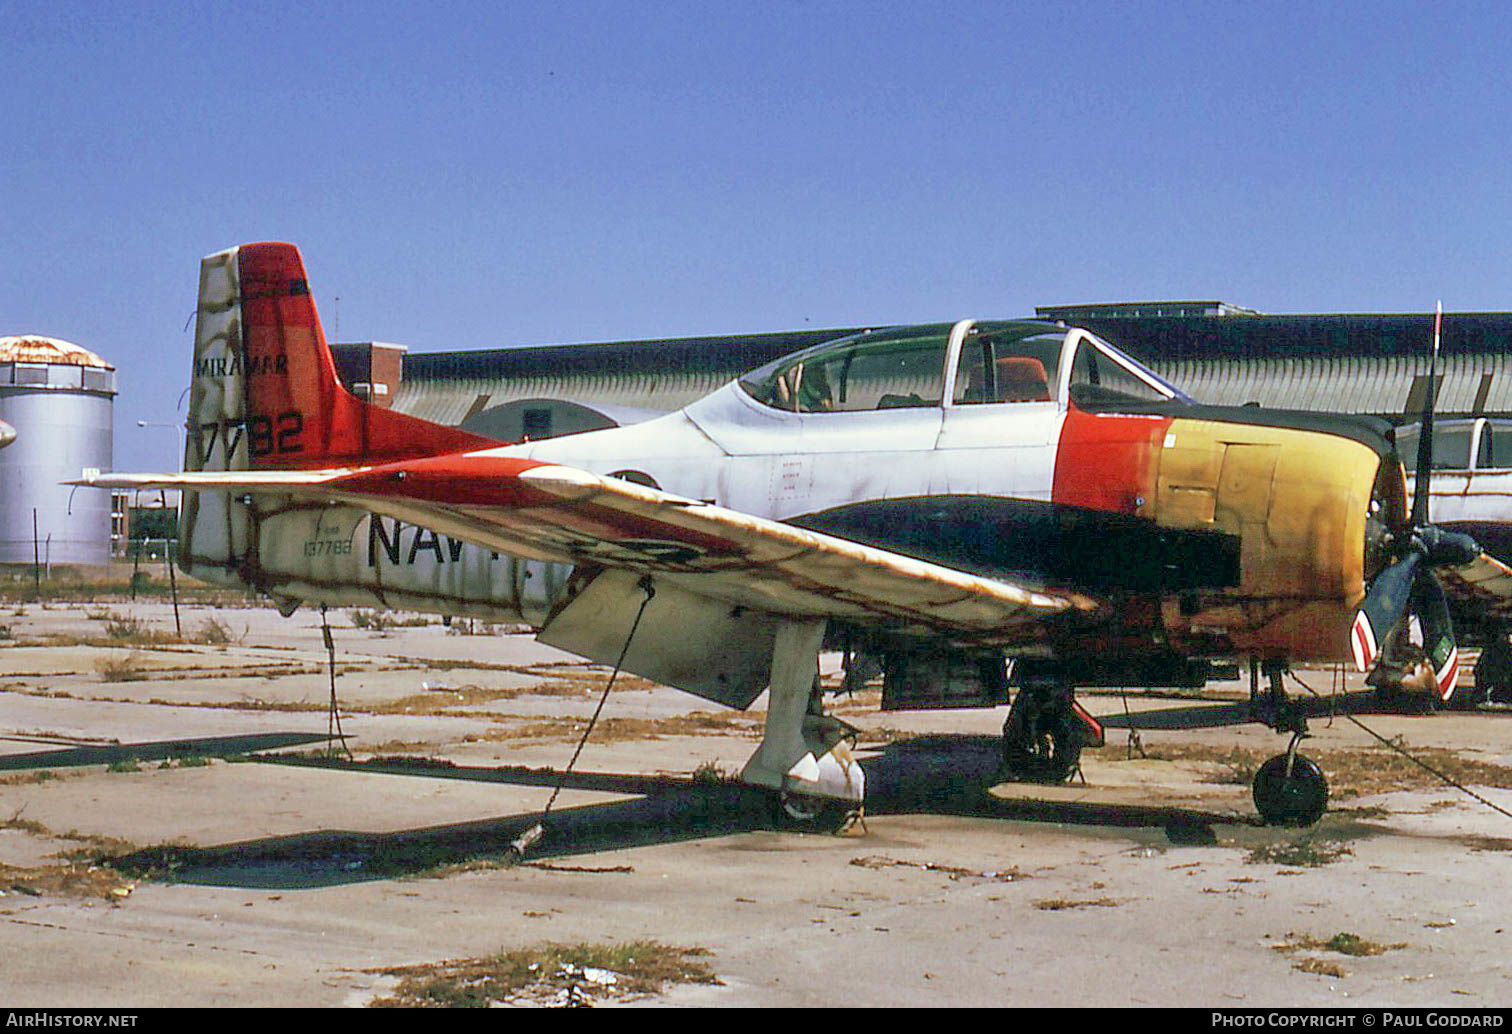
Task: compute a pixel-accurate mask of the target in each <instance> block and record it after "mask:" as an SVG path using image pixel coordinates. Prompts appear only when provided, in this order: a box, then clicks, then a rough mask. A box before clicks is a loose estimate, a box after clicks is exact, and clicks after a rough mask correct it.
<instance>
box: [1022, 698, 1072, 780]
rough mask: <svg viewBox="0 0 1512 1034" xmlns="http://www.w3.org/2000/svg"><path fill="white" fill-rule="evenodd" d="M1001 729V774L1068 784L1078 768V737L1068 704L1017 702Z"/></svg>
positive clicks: (1032, 701)
mask: <svg viewBox="0 0 1512 1034" xmlns="http://www.w3.org/2000/svg"><path fill="white" fill-rule="evenodd" d="M1015 703H1016V704H1017V705H1018V706H1017V707H1015V708H1014V709H1013V710H1010V711H1009V714H1008V721H1007V723H1006V724H1005V725H1004V726H1003V774H1004V775H1006V776H1007V777H1008V778H1009V779H1013V780H1016V781H1018V782H1025V783H1047V784H1051V785H1054V784H1058V783H1065V782H1069V781H1070V779H1071V777H1072V776H1074V775H1076V773H1077V771H1078V770H1080V768H1081V751H1082V735H1081V730H1080V728H1079V727H1078V724H1077V722H1076V718H1075V715H1074V713H1073V712H1072V711H1071V709H1070V707H1069V705H1067V706H1056V703H1057V702H1056V701H1052V700H1024V699H1021V700H1018V701H1015Z"/></svg>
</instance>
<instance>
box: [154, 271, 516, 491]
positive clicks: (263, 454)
mask: <svg viewBox="0 0 1512 1034" xmlns="http://www.w3.org/2000/svg"><path fill="white" fill-rule="evenodd" d="M193 374H194V379H193V381H192V386H191V394H190V405H189V429H188V430H189V433H188V436H187V440H186V450H185V451H186V455H185V457H184V459H185V463H184V466H185V469H187V470H310V469H320V468H327V467H352V466H366V465H369V464H377V463H390V462H395V461H398V460H406V459H418V458H422V457H426V456H437V455H443V454H446V453H451V452H460V451H464V450H472V449H481V448H487V447H489V446H491V445H497V444H498V443H497V442H494V441H492V440H490V439H487V438H482V437H479V436H477V435H473V434H469V433H467V432H465V431H459V430H456V429H455V428H451V427H446V426H444V425H441V424H433V423H431V422H429V421H426V420H421V419H418V418H416V417H412V416H408V415H407V414H404V413H396V412H393V411H392V410H388V409H384V408H382V407H379V406H374V405H372V404H370V403H368V402H365V401H363V400H362V399H359V398H357V397H356V396H355V395H353V394H351V393H350V392H349V391H347V390H346V388H345V387H344V386H343V385H342V383H341V380H340V378H339V377H338V376H337V374H336V364H335V360H334V358H333V357H332V355H331V350H330V347H329V346H328V345H327V344H326V340H325V334H324V333H323V332H322V330H321V327H320V318H319V316H318V315H317V314H316V312H315V301H314V298H313V297H312V296H311V294H310V287H309V281H308V280H307V279H306V277H305V269H304V262H303V260H302V259H301V258H300V255H299V250H298V249H297V248H295V247H294V246H293V245H291V244H246V245H242V246H241V247H237V248H231V249H229V250H227V251H223V252H219V253H217V254H215V255H210V256H208V257H207V258H205V259H204V261H203V262H202V263H201V266H200V290H199V310H198V320H197V323H196V328H195V342H194V371H193Z"/></svg>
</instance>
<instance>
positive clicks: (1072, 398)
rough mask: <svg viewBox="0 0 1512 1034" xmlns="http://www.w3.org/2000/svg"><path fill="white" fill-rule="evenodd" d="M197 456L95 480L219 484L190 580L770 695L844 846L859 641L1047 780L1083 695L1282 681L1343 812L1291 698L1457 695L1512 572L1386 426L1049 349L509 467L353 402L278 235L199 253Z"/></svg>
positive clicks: (872, 658)
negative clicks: (520, 636)
mask: <svg viewBox="0 0 1512 1034" xmlns="http://www.w3.org/2000/svg"><path fill="white" fill-rule="evenodd" d="M188 431H189V436H188V441H187V445H186V457H185V467H186V469H185V471H184V472H183V473H181V474H165V475H108V476H105V477H101V478H98V479H97V480H95V481H94V482H93V483H94V484H97V485H102V486H105V485H108V486H114V487H123V488H145V487H153V488H159V487H163V488H180V489H184V490H186V495H185V498H184V502H183V504H182V512H181V515H180V522H181V523H180V550H181V564H182V565H183V566H184V568H185V569H186V570H188V571H189V572H191V573H193V574H195V575H196V576H199V577H201V578H208V579H212V580H217V581H229V582H236V583H245V584H249V585H252V586H256V587H257V588H259V589H261V590H263V591H265V592H266V593H268V594H270V595H271V596H272V597H274V598H275V599H276V600H279V601H281V602H282V603H284V604H285V605H286V606H288V607H293V606H295V605H297V604H298V603H300V602H308V603H329V604H361V605H372V604H376V605H381V606H393V607H403V608H410V609H425V610H432V611H439V612H442V613H448V614H454V615H477V616H488V617H495V618H498V617H510V618H513V619H515V620H520V621H525V622H528V623H530V624H531V625H533V626H535V627H537V628H538V629H539V637H540V638H541V639H542V640H543V641H545V642H547V643H549V644H552V645H554V646H557V647H560V648H562V649H564V650H568V651H571V652H573V653H576V654H579V655H581V656H584V657H588V658H591V659H594V660H597V661H601V662H604V663H614V662H618V663H620V664H621V666H622V667H623V668H624V669H625V670H627V671H630V672H634V673H636V674H639V675H642V676H644V677H646V678H649V679H652V680H655V681H657V682H660V683H663V684H665V685H669V686H674V687H677V688H679V689H682V690H685V691H687V692H689V693H694V694H697V695H699V696H702V697H705V698H708V699H710V700H714V701H718V702H720V703H722V704H725V705H729V706H732V707H737V708H744V707H747V706H749V705H750V704H751V703H752V702H753V701H754V700H755V699H756V698H757V696H758V695H759V694H760V693H761V692H762V691H763V690H765V689H770V697H769V700H768V710H767V716H766V725H765V734H764V738H763V739H762V741H761V744H760V746H759V747H758V748H757V750H756V751H755V753H754V754H753V755H752V757H751V758H750V760H749V761H748V762H747V763H746V765H745V767H744V769H743V771H742V778H743V779H744V780H745V781H746V782H748V783H751V784H755V785H757V786H761V787H766V788H770V789H771V790H773V791H776V793H777V794H778V795H780V799H781V800H782V801H783V802H784V805H785V807H786V808H787V810H788V811H789V812H790V813H791V814H792V815H793V816H795V817H804V818H813V819H819V820H823V819H827V818H829V817H831V816H833V815H835V814H837V813H840V812H843V811H845V810H847V809H853V808H854V807H855V806H856V805H857V804H859V803H860V802H861V801H862V800H863V799H864V778H863V773H862V770H861V768H860V766H859V765H858V764H856V763H855V761H854V759H853V756H852V754H851V750H850V744H851V742H852V738H851V736H850V735H849V733H850V730H849V728H848V727H847V726H845V725H844V724H843V723H841V722H839V721H837V720H835V719H833V718H832V717H829V716H826V715H825V714H824V710H823V707H822V693H821V689H820V684H819V681H818V679H817V678H816V669H817V661H818V656H819V654H820V652H821V651H822V650H827V649H828V650H836V651H843V652H844V657H845V676H846V687H847V688H854V687H856V686H857V685H859V684H861V683H864V682H865V681H866V680H867V679H868V678H871V677H874V676H876V675H877V674H881V675H882V677H883V706H884V707H887V708H929V707H958V706H996V705H1001V704H1004V703H1007V702H1008V701H1009V697H1010V685H1011V686H1012V687H1013V690H1012V692H1011V696H1012V706H1011V707H1010V709H1009V716H1008V719H1007V722H1006V725H1005V727H1004V745H1003V752H1004V764H1005V767H1006V769H1007V770H1008V772H1009V773H1011V774H1015V775H1017V776H1018V777H1020V778H1028V779H1040V780H1059V779H1064V778H1067V777H1069V775H1070V774H1071V773H1072V772H1073V771H1074V770H1075V769H1076V767H1077V763H1078V758H1079V755H1080V752H1081V750H1082V748H1083V746H1085V745H1088V744H1096V743H1100V742H1101V735H1102V730H1101V729H1100V728H1099V727H1098V725H1097V723H1096V722H1095V721H1094V720H1093V719H1091V717H1090V716H1089V715H1088V714H1087V713H1086V712H1085V711H1083V710H1082V709H1081V708H1080V707H1079V705H1078V704H1077V703H1076V701H1075V699H1074V695H1073V691H1074V689H1075V688H1076V687H1078V686H1092V685H1136V686H1160V685H1193V684H1197V685H1200V684H1201V683H1202V680H1203V677H1204V676H1205V674H1206V673H1207V672H1208V670H1209V669H1210V666H1211V665H1213V664H1214V663H1224V664H1227V665H1230V666H1232V665H1233V664H1235V662H1238V663H1249V665H1250V670H1251V687H1252V699H1254V700H1256V701H1257V702H1258V703H1259V706H1257V707H1256V713H1257V715H1260V716H1261V717H1263V718H1264V720H1266V721H1267V722H1269V723H1270V724H1272V725H1273V726H1274V727H1275V728H1276V729H1277V731H1281V732H1291V733H1292V734H1293V736H1292V741H1291V745H1290V747H1289V749H1288V750H1287V752H1286V753H1285V754H1282V755H1279V756H1278V757H1276V758H1274V759H1272V761H1271V762H1269V763H1267V765H1266V766H1264V767H1263V769H1262V770H1261V772H1260V774H1259V776H1257V778H1256V783H1255V788H1254V789H1255V801H1256V804H1257V807H1258V808H1259V810H1260V812H1261V814H1262V816H1263V817H1265V818H1266V819H1268V820H1270V821H1275V822H1285V823H1299V824H1302V823H1309V822H1312V821H1315V820H1316V818H1317V817H1318V816H1319V815H1320V814H1321V813H1322V811H1323V809H1324V806H1325V803H1326V799H1327V785H1326V782H1325V781H1324V779H1323V776H1322V774H1321V772H1320V771H1319V770H1318V768H1317V766H1316V765H1315V764H1313V763H1312V762H1310V761H1308V759H1306V758H1305V757H1303V756H1301V755H1299V754H1297V751H1296V748H1297V742H1298V740H1299V739H1300V738H1301V736H1302V734H1303V732H1304V730H1305V719H1304V718H1302V717H1301V715H1300V712H1299V711H1298V709H1296V708H1295V707H1293V706H1291V705H1290V702H1289V701H1288V700H1287V699H1286V695H1285V692H1284V689H1283V688H1282V684H1281V674H1282V672H1283V671H1284V670H1285V669H1286V667H1287V666H1288V665H1291V664H1295V663H1302V662H1342V661H1347V660H1350V659H1351V658H1352V659H1354V661H1355V662H1356V663H1357V664H1358V665H1360V666H1361V668H1362V670H1363V669H1371V668H1376V669H1378V674H1379V673H1380V672H1381V671H1384V672H1385V673H1386V675H1387V676H1388V677H1390V676H1392V675H1393V673H1394V674H1395V676H1397V677H1400V676H1401V675H1402V673H1406V672H1410V671H1412V670H1413V669H1414V668H1422V667H1423V662H1424V660H1426V661H1427V663H1428V666H1429V667H1431V668H1432V670H1433V682H1434V683H1435V684H1436V688H1437V691H1438V692H1439V693H1440V694H1442V695H1445V696H1447V695H1448V694H1449V693H1452V691H1453V688H1454V683H1455V679H1456V677H1457V671H1458V659H1457V652H1456V651H1455V648H1454V643H1453V637H1452V631H1451V629H1450V628H1449V624H1448V619H1447V616H1446V615H1445V614H1444V602H1443V591H1442V589H1441V587H1440V584H1439V581H1438V579H1437V578H1436V577H1435V574H1434V572H1435V570H1436V569H1439V568H1442V567H1445V566H1454V567H1457V568H1460V569H1461V570H1460V573H1461V575H1463V576H1465V577H1469V578H1471V579H1472V580H1473V581H1475V582H1476V583H1477V584H1479V585H1480V586H1481V587H1482V590H1483V591H1503V590H1504V587H1505V586H1504V583H1506V582H1507V576H1508V574H1509V572H1508V571H1507V569H1506V568H1504V567H1501V566H1500V565H1496V564H1494V563H1493V562H1491V561H1490V560H1489V559H1488V558H1485V557H1484V556H1482V555H1480V554H1479V551H1478V550H1477V549H1476V548H1475V547H1474V544H1473V543H1472V542H1470V541H1469V540H1468V539H1465V538H1464V537H1463V536H1447V535H1445V534H1443V533H1441V532H1439V531H1438V530H1437V529H1435V528H1433V527H1432V526H1431V525H1429V524H1428V523H1427V519H1426V517H1427V515H1426V513H1425V512H1415V513H1409V512H1408V509H1407V502H1406V499H1407V496H1406V486H1405V484H1404V475H1403V468H1402V464H1401V463H1400V461H1399V460H1398V457H1397V455H1396V454H1395V452H1394V451H1393V446H1392V444H1391V441H1390V439H1389V436H1388V433H1387V432H1388V427H1387V425H1385V424H1384V423H1378V422H1370V421H1364V420H1359V419H1350V418H1342V417H1328V416H1321V415H1316V414H1299V413H1287V412H1277V411H1267V410H1262V409H1259V408H1253V407H1243V408H1216V407H1209V406H1203V405H1199V404H1197V403H1195V402H1194V401H1193V400H1191V399H1190V398H1188V397H1187V396H1185V395H1184V394H1183V393H1182V392H1180V391H1178V390H1177V389H1176V388H1174V387H1172V386H1171V385H1170V384H1168V383H1166V382H1165V381H1163V380H1162V379H1161V378H1160V377H1158V376H1156V375H1155V374H1153V373H1152V372H1150V371H1149V370H1147V369H1145V368H1144V367H1143V366H1141V365H1140V364H1139V363H1137V362H1135V361H1134V360H1133V359H1131V358H1129V357H1128V356H1126V355H1124V354H1123V353H1121V352H1119V351H1118V350H1117V349H1116V348H1114V347H1112V346H1111V345H1109V344H1108V343H1106V342H1104V341H1102V340H1100V339H1098V338H1097V337H1095V336H1094V335H1092V334H1091V333H1088V332H1087V331H1084V330H1079V329H1075V328H1067V327H1064V326H1061V325H1054V324H1046V323H1033V322H1006V321H1004V322H989V321H978V320H962V321H960V322H957V323H953V324H938V325H931V326H912V327H895V328H890V329H881V330H876V331H870V332H866V333H862V334H857V335H854V336H850V337H846V338H842V339H840V340H836V341H832V342H829V343H826V344H821V345H819V346H816V347H813V348H810V349H808V350H806V351H803V352H800V353H797V354H795V355H791V356H788V357H786V358H783V359H780V360H778V361H776V362H773V363H771V364H769V365H767V366H764V367H762V368H760V369H757V370H755V371H753V372H751V373H749V374H747V375H746V376H744V377H741V378H740V379H739V380H738V381H735V382H732V383H730V384H728V385H726V386H725V387H724V388H722V389H720V390H718V391H716V392H714V393H713V394H711V395H708V396H706V397H705V398H703V399H700V400H699V401H697V402H694V403H693V404H691V405H689V406H687V407H686V408H684V409H682V410H679V411H677V412H674V413H670V414H668V415H665V416H662V417H659V418H656V419H653V420H651V421H649V422H646V423H642V424H637V425H634V426H629V427H623V428H614V429H609V430H603V431H594V432H589V433H584V434H578V435H571V436H567V437H561V438H553V439H548V440H543V441H538V442H528V441H527V442H520V443H515V444H501V443H499V442H497V441H493V440H490V439H486V438H481V437H478V436H476V435H474V434H471V433H468V432H465V431H461V430H458V429H455V428H452V427H447V426H443V425H439V424H433V423H429V422H427V421H424V420H420V419H417V418H415V417H411V416H408V415H405V414H402V413H399V412H395V411H392V410H388V409H383V408H378V407H375V406H372V405H369V404H368V403H366V402H364V401H363V400H361V399H359V398H357V397H356V396H354V395H352V394H350V393H349V392H348V391H347V390H346V389H345V388H343V386H342V384H341V382H340V381H339V379H338V377H337V374H336V370H335V367H334V364H333V360H332V357H331V353H330V350H329V349H328V347H327V344H326V342H325V339H324V336H323V334H322V331H321V328H320V324H319V321H318V318H317V316H316V311H315V306H314V302H313V299H312V297H311V293H310V288H309V284H308V282H307V280H306V276H305V270H304V266H303V263H302V260H301V259H300V256H299V253H298V251H297V250H296V249H295V248H294V247H292V246H290V245H286V244H252V245H245V246H242V247H238V248H233V249H231V250H228V251H225V252H221V253H218V254H215V255H211V256H209V257H207V258H206V259H205V260H204V262H203V264H202V267H201V274H200V294H199V315H198V324H197V329H196V336H195V353H194V379H193V384H192V392H191V404H190V414H189V427H188ZM1423 466H1424V467H1426V464H1424V465H1423ZM1426 498H1427V493H1426V492H1419V493H1418V499H1419V500H1426ZM406 530H407V531H408V532H409V533H410V534H411V536H412V538H411V539H410V544H409V549H408V550H404V549H403V548H402V545H401V543H402V541H403V540H402V538H401V536H402V534H403V533H404V532H405V531H406ZM1478 565H1479V566H1478ZM1412 618H1415V620H1411V619H1412ZM1382 666H1385V667H1382ZM1261 672H1265V673H1266V674H1267V676H1268V679H1269V683H1268V689H1267V690H1265V691H1264V692H1263V693H1262V691H1261V690H1260V688H1259V678H1260V673H1261Z"/></svg>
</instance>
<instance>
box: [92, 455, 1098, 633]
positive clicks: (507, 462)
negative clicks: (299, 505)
mask: <svg viewBox="0 0 1512 1034" xmlns="http://www.w3.org/2000/svg"><path fill="white" fill-rule="evenodd" d="M81 483H87V484H92V485H95V486H98V487H110V488H153V489H157V488H177V489H184V490H191V491H192V490H201V491H203V490H211V491H227V492H235V493H243V494H253V495H270V494H271V495H274V496H281V497H286V498H288V497H293V498H297V499H302V500H311V501H329V502H333V503H344V504H349V505H354V506H359V507H362V508H364V509H367V510H370V511H373V512H375V513H381V514H384V515H385V516H390V517H395V518H398V519H400V520H404V521H407V522H410V523H413V524H417V525H420V526H422V527H426V528H430V529H432V530H433V531H436V532H440V533H443V534H446V535H450V536H452V537H454V538H457V539H461V540H464V541H468V542H472V543H475V544H477V545H480V546H484V547H486V548H489V549H493V550H497V551H500V552H505V553H510V554H513V555H516V556H522V557H525V558H528V559H535V560H544V561H550V562H561V563H569V564H574V565H584V566H589V567H598V568H615V569H623V570H629V571H633V572H640V573H645V574H653V575H655V576H656V577H657V579H658V581H663V580H665V581H668V582H671V583H672V584H675V585H678V586H679V587H681V588H683V589H685V590H687V591H690V592H694V593H697V594H699V595H702V596H706V597H712V598H715V599H718V600H723V601H726V602H729V603H731V604H732V605H736V606H745V607H752V608H757V609H760V610H763V611H767V612H770V613H774V614H780V615H786V616H796V617H833V618H841V619H848V620H852V621H857V622H860V623H862V624H869V625H874V626H877V627H886V628H890V629H895V630H897V631H903V632H915V633H921V634H922V633H929V634H936V635H938V634H944V635H945V636H947V637H948V638H950V639H953V640H955V641H957V642H959V643H962V644H972V645H982V646H1013V645H1026V644H1030V643H1035V642H1041V641H1044V640H1045V638H1046V637H1047V635H1048V634H1049V630H1050V628H1051V625H1052V623H1053V622H1054V621H1056V620H1065V619H1068V618H1074V617H1076V616H1078V615H1079V616H1082V617H1092V616H1094V615H1095V614H1096V613H1097V612H1098V611H1099V610H1100V609H1101V601H1099V600H1097V599H1095V598H1092V597H1089V596H1085V595H1082V594H1079V593H1074V592H1063V591H1045V590H1042V589H1037V588H1031V587H1028V586H1024V585H1018V584H1014V583H1012V582H1008V581H1004V580H1001V579H996V578H987V577H982V576H978V575H973V574H968V573H966V572H963V571H958V570H954V569H952V568H948V567H944V566H941V565H938V564H934V563H929V562H926V561H923V560H917V559H914V558H912V557H908V556H904V555H902V554H899V553H894V552H891V551H889V550H885V549H879V548H875V547H871V546H865V545H861V544H858V543H855V542H851V541H848V540H845V539H840V538H836V537H834V536H830V535H825V534H822V533H819V532H815V531H810V530H806V529H801V528H795V527H792V526H790V525H787V524H783V523H781V522H779V521H774V520H769V519H766V518H762V517H756V516H753V515H750V514H746V513H741V512H739V511H735V510H730V509H726V508H723V507H719V506H714V505H711V504H708V503H702V502H698V501H696V500H691V499H685V498H682V497H680V496H675V495H672V494H670V493H667V492H662V491H659V490H657V489H653V488H647V487H644V486H641V485H637V484H633V483H630V482H628V481H622V480H619V479H616V478H609V477H603V476H600V475H597V474H592V473H589V472H587V471H584V470H579V469H576V468H573V467H566V466H561V465H558V464H550V463H541V462H537V461H533V460H526V459H521V458H518V457H514V456H507V455H499V454H497V453H493V452H480V453H461V454H452V455H446V456H439V457H433V458H428V459H421V460H407V461H404V462H400V463H392V464H386V465H382V466H376V467H367V468H349V469H339V470H322V471H257V472H250V471H225V472H202V473H198V472H187V473H184V474H171V475H146V476H138V475H105V476H103V477H99V478H96V479H94V480H92V481H88V482H81Z"/></svg>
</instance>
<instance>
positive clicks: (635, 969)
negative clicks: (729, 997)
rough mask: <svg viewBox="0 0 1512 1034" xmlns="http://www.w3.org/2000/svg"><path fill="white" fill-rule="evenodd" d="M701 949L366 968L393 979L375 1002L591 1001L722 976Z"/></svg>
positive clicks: (568, 951)
mask: <svg viewBox="0 0 1512 1034" xmlns="http://www.w3.org/2000/svg"><path fill="white" fill-rule="evenodd" d="M710 954H711V952H709V950H708V949H706V948H682V947H675V946H672V945H666V944H661V943H659V942H657V941H649V940H648V941H630V942H627V943H623V944H557V943H548V944H544V945H541V946H539V947H535V948H526V949H521V950H518V951H509V952H502V953H500V954H498V955H490V956H486V957H484V958H476V959H453V960H450V961H446V962H437V963H429V964H423V965H417V966H398V967H393V968H390V969H380V970H370V971H369V972H373V973H379V974H382V975H384V976H393V977H398V978H399V984H398V986H397V987H396V988H395V989H394V991H393V993H392V994H391V995H389V996H387V997H384V998H379V999H377V1000H376V1001H374V1002H373V1003H372V1004H373V1005H374V1006H376V1007H380V1008H414V1007H417V1006H418V1007H430V1008H487V1007H489V1006H491V1005H495V1004H507V1003H512V1002H518V1003H522V1004H525V1003H531V1004H550V1005H592V1004H593V1003H594V1001H595V1000H602V999H618V1000H624V999H626V998H635V997H641V996H643V995H649V994H656V993H657V992H659V991H661V990H662V988H663V987H665V986H666V985H668V984H715V985H720V984H722V983H723V982H722V981H721V980H720V979H719V978H718V977H717V976H715V975H714V972H713V971H712V970H711V969H710V968H709V966H708V964H707V963H705V962H703V961H700V960H701V959H703V958H705V957H707V956H709V955H710Z"/></svg>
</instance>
